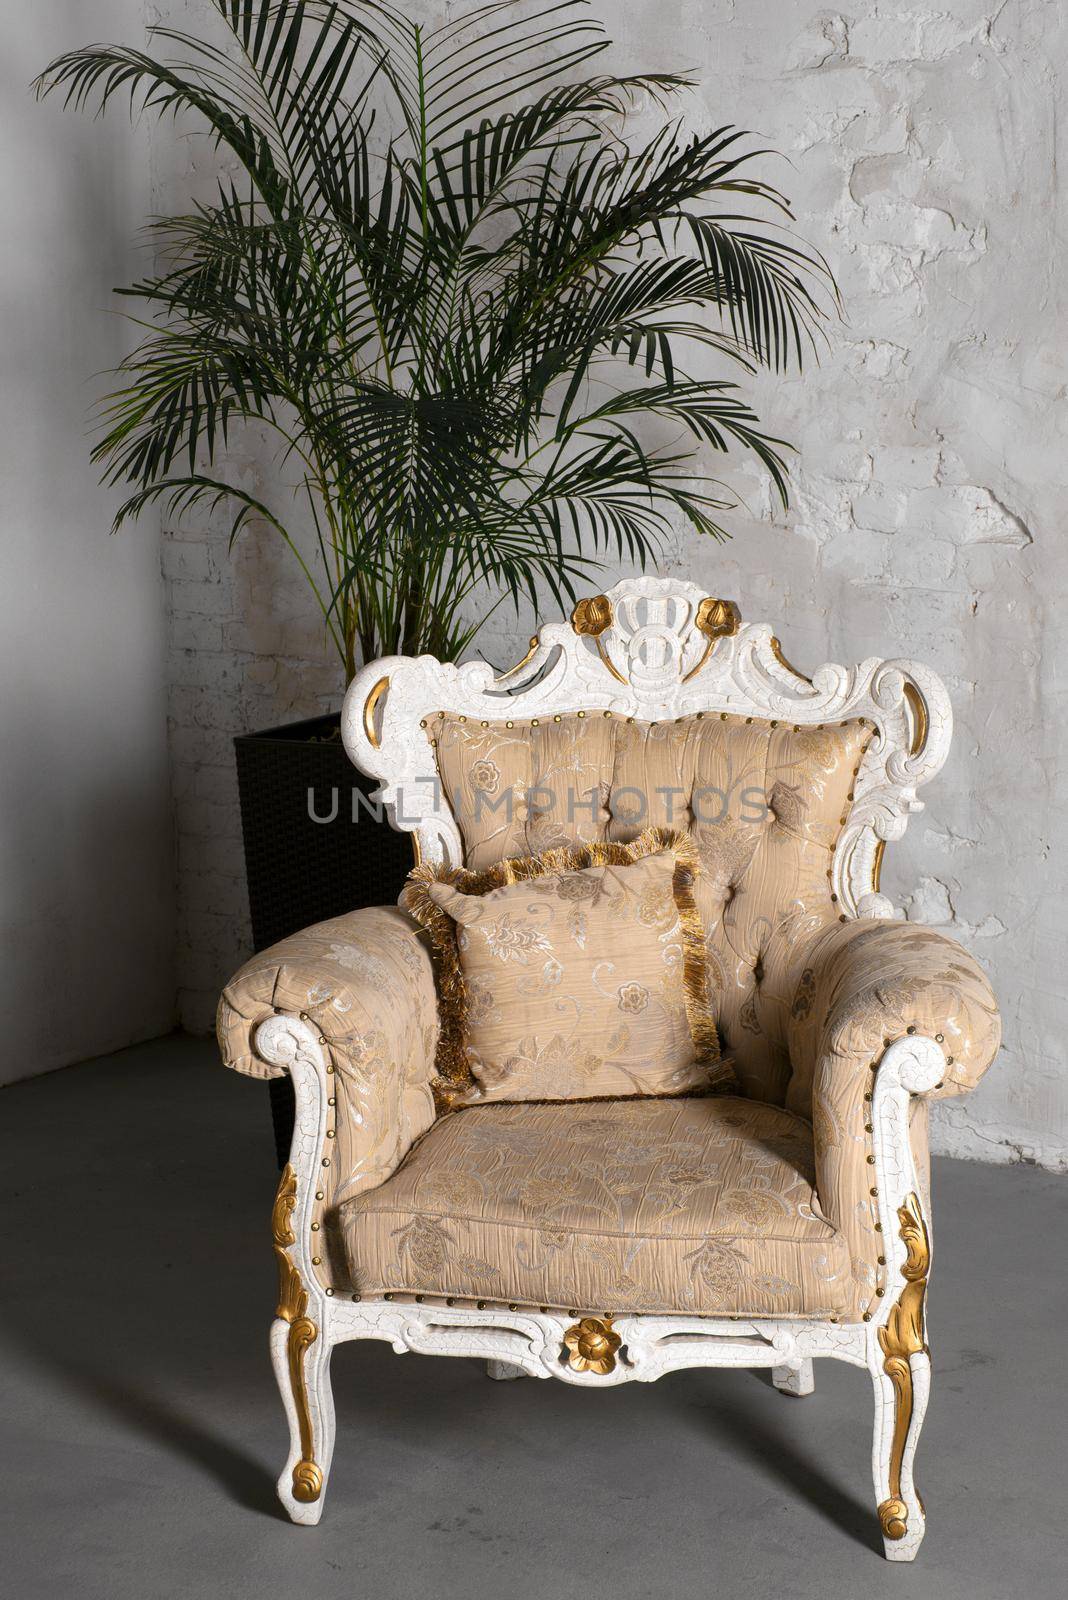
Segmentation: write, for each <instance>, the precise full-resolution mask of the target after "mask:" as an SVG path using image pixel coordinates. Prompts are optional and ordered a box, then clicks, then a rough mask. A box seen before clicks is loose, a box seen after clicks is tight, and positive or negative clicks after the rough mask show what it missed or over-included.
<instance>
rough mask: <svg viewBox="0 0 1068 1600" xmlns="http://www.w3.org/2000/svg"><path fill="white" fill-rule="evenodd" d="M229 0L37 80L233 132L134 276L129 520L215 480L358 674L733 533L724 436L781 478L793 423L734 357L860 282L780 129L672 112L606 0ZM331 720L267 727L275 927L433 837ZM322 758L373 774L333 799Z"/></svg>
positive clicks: (793, 341)
mask: <svg viewBox="0 0 1068 1600" xmlns="http://www.w3.org/2000/svg"><path fill="white" fill-rule="evenodd" d="M213 4H214V7H215V9H216V11H217V12H218V16H219V28H218V38H217V39H209V38H207V37H199V36H195V35H191V34H187V33H180V32H177V31H175V30H174V29H171V28H166V27H155V28H152V29H150V30H149V31H150V37H151V41H152V43H153V44H154V45H158V46H159V54H158V55H153V54H147V53H143V52H140V51H137V50H133V49H129V48H126V47H119V46H111V45H91V46H89V47H87V48H85V49H82V50H76V51H73V52H71V53H69V54H66V55H63V56H61V57H60V58H59V59H58V60H56V61H54V62H53V63H52V64H51V66H49V67H48V68H47V70H46V71H45V72H44V73H43V74H42V77H41V79H40V80H39V82H38V85H37V87H38V92H39V93H40V94H42V95H43V94H50V93H58V94H61V95H63V96H64V97H65V99H66V101H67V102H68V103H71V104H74V105H76V106H79V107H86V106H89V105H95V106H97V107H99V108H103V107H105V106H107V105H108V104H109V103H110V102H111V101H112V100H113V99H114V98H115V97H116V96H121V97H122V98H123V99H124V100H126V101H128V103H129V104H130V106H131V108H132V109H133V110H142V111H145V112H148V113H150V114H153V115H155V116H157V117H160V118H164V117H171V116H176V115H178V114H182V115H185V114H187V113H188V114H189V116H190V117H191V119H192V120H193V122H195V123H197V124H199V126H200V127H201V128H202V129H203V131H204V132H205V133H206V135H207V136H208V137H209V138H210V139H212V140H214V142H215V143H216V145H218V146H220V147H221V148H222V150H223V152H224V155H225V160H224V162H223V163H222V169H223V175H222V176H221V177H220V178H219V181H218V187H217V190H216V192H215V194H214V197H213V198H212V200H211V201H210V202H205V203H202V204H198V205H197V206H196V207H195V209H193V210H191V211H190V212H189V213H188V214H187V215H183V216H170V217H165V218H162V219H159V220H157V221H155V222H154V223H153V224H152V227H151V232H152V238H153V243H154V245H155V247H156V255H155V261H156V265H155V268H154V270H153V271H152V272H151V273H150V274H149V275H148V276H146V277H145V278H144V279H143V280H142V281H141V282H138V283H136V284H134V285H132V286H131V287H129V288H127V289H124V290H122V291H121V292H122V293H124V294H126V295H130V296H133V298H134V299H135V301H136V302H137V303H138V325H139V326H140V328H141V330H142V335H143V336H142V337H141V340H140V343H139V344H138V345H137V347H136V348H135V349H134V350H133V351H132V353H131V354H130V355H129V357H128V358H127V359H126V361H125V362H124V363H123V366H122V368H121V372H120V383H119V385H118V387H117V388H116V389H115V390H114V392H113V393H111V394H110V395H109V396H108V398H107V400H106V403H105V407H104V419H103V427H102V431H101V434H100V437H99V439H98V441H97V443H96V446H95V450H94V456H95V459H96V460H97V461H99V462H100V463H101V465H102V468H103V471H104V475H105V478H106V480H107V481H108V482H110V483H112V484H115V485H120V486H122V487H123V488H124V489H125V490H126V491H128V493H127V496H126V498H125V499H124V501H123V503H122V504H121V506H120V509H119V511H118V514H117V516H116V519H115V526H116V528H118V527H120V526H122V525H123V524H124V523H126V522H127V521H128V520H130V519H131V518H134V517H136V516H137V515H139V514H140V513H141V512H142V511H144V510H145V509H146V508H148V507H151V506H159V505H162V506H163V507H164V508H165V510H166V512H167V514H169V515H171V516H180V515H181V514H182V513H183V512H184V511H188V510H189V509H190V508H192V507H194V506H200V507H202V508H205V507H206V508H207V509H208V510H209V511H210V512H211V513H213V514H218V515H219V516H220V517H222V516H223V514H224V513H225V521H226V524H227V525H228V529H229V537H230V540H231V542H232V541H233V540H234V539H236V538H237V537H238V536H239V535H241V534H242V533H244V534H246V535H247V536H252V537H257V538H258V537H274V538H280V539H281V540H283V541H284V542H285V544H286V545H288V547H289V549H290V550H291V552H292V555H293V559H294V560H295V561H297V562H299V563H300V566H301V568H302V570H303V573H304V576H305V577H306V579H307V582H308V586H309V590H310V592H311V594H312V595H313V596H314V601H315V603H316V605H317V606H318V607H319V609H320V611H321V614H322V618H323V626H324V628H325V629H326V631H327V634H328V635H329V637H330V639H331V641H332V642H333V645H334V646H335V647H336V650H337V653H338V656H339V659H340V663H341V665H342V668H343V673H344V676H345V678H346V681H347V680H348V678H350V677H351V676H352V675H353V673H354V671H355V669H356V667H357V665H358V664H360V663H361V662H362V661H365V660H368V659H371V658H373V657H375V656H378V655H388V654H392V653H395V652H404V653H407V654H416V653H419V652H423V651H429V652H432V653H433V654H435V655H438V656H442V657H445V658H453V659H457V658H459V657H460V656H461V655H462V654H463V653H464V652H465V651H466V650H468V648H469V647H470V646H471V644H472V642H473V640H474V638H475V636H476V634H477V632H478V629H479V628H480V626H481V625H482V624H483V623H484V622H485V620H486V618H487V617H488V616H489V614H490V613H491V612H492V610H493V609H494V608H495V606H496V605H498V604H501V603H507V602H509V601H511V602H512V603H518V602H519V601H520V600H522V599H523V597H525V596H526V597H530V598H531V599H533V598H534V597H535V596H536V595H539V596H540V598H542V599H544V598H545V597H549V598H550V599H552V600H554V601H558V602H565V601H569V600H570V599H571V598H572V597H573V592H574V583H575V581H576V580H577V579H578V578H579V577H580V576H582V575H584V574H586V573H587V572H589V570H590V569H591V568H593V567H595V566H597V565H598V564H599V563H600V562H602V561H603V560H605V559H606V558H609V557H610V558H614V559H620V558H623V559H626V560H629V561H632V562H634V563H636V564H640V565H644V564H646V563H647V562H648V561H649V560H650V559H651V558H652V557H653V556H654V555H655V553H656V550H657V548H658V543H659V539H660V536H661V535H662V534H663V533H664V531H665V530H666V529H669V528H671V527H673V526H676V525H678V524H679V523H685V524H688V525H689V526H690V527H691V528H693V529H696V530H697V531H698V532H700V533H703V534H708V535H710V536H712V537H717V538H718V537H723V536H724V535H725V530H724V529H723V527H722V526H721V525H720V523H719V522H718V521H717V516H718V514H719V513H720V512H721V511H722V510H723V508H724V506H725V505H726V504H729V503H730V501H729V499H728V497H727V496H726V495H725V493H724V492H723V491H722V490H721V489H720V488H719V487H718V486H717V485H715V484H714V483H713V482H711V481H710V480H709V479H708V478H707V476H706V475H705V474H704V471H703V468H702V464H701V462H700V460H699V456H698V452H699V450H700V449H701V447H705V448H710V449H711V450H713V451H717V452H728V451H731V450H734V449H735V448H737V449H740V450H743V451H746V452H750V453H751V454H752V455H754V456H755V457H756V458H757V459H758V461H759V462H760V463H761V464H762V466H763V468H764V469H766V471H767V473H768V474H769V475H770V478H771V480H772V482H773V484H774V487H775V490H776V491H777V493H778V495H779V496H780V497H781V498H782V500H783V502H784V503H785V500H786V492H787V490H786V469H785V466H784V461H783V454H782V450H783V446H782V444H781V442H780V441H778V440H776V439H775V438H773V437H771V436H769V434H768V433H766V432H765V431H764V429H763V428H762V426H761V424H760V422H759V420H758V418H757V416H756V415H755V413H754V411H753V410H752V408H751V406H750V405H749V404H748V403H747V401H746V399H745V398H744V396H743V394H742V393H741V392H740V390H739V387H738V385H737V383H736V382H733V381H726V380H724V378H723V377H722V376H721V375H720V373H721V372H722V370H723V369H724V368H725V367H726V368H728V369H729V368H733V369H736V371H740V373H741V374H743V375H751V374H753V373H754V372H755V371H756V369H757V368H758V367H761V366H764V367H771V368H773V369H783V368H785V367H786V366H787V365H789V364H796V365H800V364H801V362H802V361H803V359H804V356H805V353H806V350H808V349H811V348H812V346H813V341H814V337H815V335H816V333H817V331H818V327H819V323H820V319H821V317H822V315H823V303H822V301H821V298H820V295H819V287H820V284H821V283H822V285H823V287H824V288H827V287H829V286H830V287H831V288H832V293H833V286H831V284H830V278H829V274H828V273H827V271H826V268H825V267H824V265H823V263H822V261H821V259H820V258H819V257H818V256H817V255H816V254H815V253H813V252H812V251H810V250H808V249H806V248H805V247H804V246H802V245H800V244H798V243H797V242H795V241H794V240H792V239H791V237H789V236H788V234H787V233H786V232H785V231H784V227H783V223H784V220H786V219H788V218H789V211H788V208H787V204H786V201H785V200H784V198H783V197H782V195H781V194H779V193H778V191H777V190H776V189H774V188H772V187H771V186H770V185H769V184H768V183H766V182H765V181H764V180H763V179H762V178H760V177H758V176H757V175H756V173H755V171H754V163H756V162H757V161H758V158H759V156H760V155H762V154H764V152H759V151H754V150H752V149H751V148H750V144H749V141H748V140H747V136H745V135H744V134H742V133H740V132H739V131H738V130H736V129H733V128H729V127H723V128H717V129H715V130H714V131H711V132H708V133H704V134H701V135H690V134H688V133H687V132H686V131H685V130H684V128H683V126H682V124H681V122H680V121H679V120H678V119H674V118H672V117H671V116H669V114H668V106H669V103H670V101H671V99H672V97H673V96H676V95H677V94H678V93H679V91H680V90H682V89H683V88H684V87H685V85H686V83H687V80H686V79H685V78H683V77H680V76H674V75H664V74H652V75H650V74H643V75H639V76H632V77H621V76H614V75H612V74H610V73H608V72H607V71H605V70H603V68H602V67H601V66H600V61H601V57H602V52H603V51H604V49H605V47H606V40H605V38H604V36H603V32H602V30H601V29H600V28H599V26H598V25H597V24H596V23H595V22H594V21H592V20H591V19H590V17H589V15H588V13H587V9H586V5H585V0H558V3H555V4H550V5H544V4H543V5H541V6H538V5H536V4H535V5H531V4H527V3H524V0H491V3H489V4H482V5H479V6H475V7H474V8H469V9H467V10H464V11H462V12H459V13H458V14H455V15H452V16H450V17H449V19H448V20H446V21H444V22H442V23H441V24H440V25H438V26H436V27H433V28H427V27H424V26H422V25H421V24H419V23H417V22H415V21H413V20H412V18H411V17H410V16H409V15H407V13H406V12H405V11H403V10H402V9H400V8H398V7H396V6H394V5H393V4H391V3H390V0H330V3H327V0H213ZM636 110H638V111H640V112H641V116H642V128H643V130H644V131H643V132H642V134H641V135H640V136H638V135H636V134H632V132H631V129H632V126H633V119H634V113H635V111H636ZM650 112H652V114H653V120H654V121H655V123H656V126H655V127H653V128H652V131H650ZM248 425H253V426H255V427H256V428H257V429H259V430H263V429H266V430H268V432H269V433H270V434H271V435H273V437H274V439H275V441H276V443H277V446H278V452H279V459H280V463H282V462H284V463H285V467H286V478H285V481H286V483H288V484H291V481H292V476H293V467H294V466H295V468H296V476H297V480H298V486H297V492H296V494H295V495H294V494H293V493H292V491H291V488H286V489H283V488H282V487H281V484H282V474H281V470H280V472H279V480H278V482H276V483H274V484H272V485H269V486H267V487H264V488H259V489H257V492H255V493H253V492H252V491H251V490H250V489H249V488H247V487H245V486H243V485H242V484H241V483H240V482H238V481H237V478H236V475H228V472H227V460H228V449H229V444H230V440H231V438H232V435H233V433H234V431H235V430H236V429H237V428H239V427H241V426H248ZM658 438H659V439H660V441H661V442H659V443H657V442H650V441H651V440H652V441H655V440H656V439H658ZM665 440H666V441H667V442H663V441H665ZM309 552H310V553H309ZM332 726H333V727H336V719H335V720H334V723H333V724H331V723H330V722H329V719H328V720H327V721H326V722H325V723H323V722H320V723H318V724H315V725H301V726H299V727H297V728H295V729H293V728H291V729H282V730H275V731H274V732H273V733H272V734H271V735H269V736H248V737H246V738H245V739H244V740H240V741H238V749H239V763H240V771H241V777H242V808H243V816H244V824H245V837H246V854H247V857H248V865H249V868H250V894H251V901H252V910H253V917H254V933H255V936H256V942H257V943H258V944H263V943H266V942H270V941H271V940H273V939H275V938H277V937H279V936H281V935H282V934H284V933H285V932H287V931H289V930H290V928H291V927H292V926H297V925H301V924H304V923H306V922H309V921H313V920H316V919H317V918H319V917H323V916H327V915H331V914H333V913H334V912H336V911H340V910H343V909H347V908H351V907H353V906H356V905H359V904H363V903H367V902H368V900H372V901H381V900H382V899H383V898H386V897H388V896H387V890H388V891H391V892H392V893H395V892H396V888H397V887H399V883H400V879H401V878H402V876H403V872H404V869H405V867H406V865H407V859H406V856H405V854H404V852H405V849H406V844H407V841H405V840H403V839H402V838H400V837H399V836H396V835H393V834H391V833H389V832H388V830H372V829H370V828H369V827H367V826H363V827H361V828H353V827H351V826H349V825H348V817H349V814H350V801H351V790H352V788H353V786H354V785H356V786H358V785H359V784H360V780H359V778H358V777H357V775H355V774H354V773H352V771H351V769H348V770H347V776H346V777H344V778H343V776H342V775H343V774H345V773H346V768H345V762H344V757H343V755H342V752H341V750H340V746H339V745H338V744H337V743H336V742H334V743H331V741H330V738H329V734H330V732H331V727H332ZM272 774H273V775H274V776H273V777H272ZM286 774H288V778H287V776H286ZM310 780H311V781H314V782H315V783H316V784H317V785H319V786H321V787H323V788H325V789H327V790H328V789H329V788H330V786H331V782H332V783H333V785H334V786H340V787H341V788H342V790H343V793H342V796H341V802H340V805H339V806H338V808H337V820H336V821H335V823H334V824H333V825H332V826H331V827H328V826H324V825H317V824H313V823H311V822H310V821H309V820H308V819H307V817H306V813H305V808H304V804H303V795H304V793H305V792H306V789H307V786H308V783H309V781H310ZM280 807H281V810H279V808H280ZM329 809H331V808H328V810H329ZM301 827H303V836H302V837H298V834H299V830H300V829H301Z"/></svg>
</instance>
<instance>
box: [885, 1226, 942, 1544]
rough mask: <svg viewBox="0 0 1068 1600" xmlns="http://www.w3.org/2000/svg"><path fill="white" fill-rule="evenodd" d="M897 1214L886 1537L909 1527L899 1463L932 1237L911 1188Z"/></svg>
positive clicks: (888, 1368)
mask: <svg viewBox="0 0 1068 1600" xmlns="http://www.w3.org/2000/svg"><path fill="white" fill-rule="evenodd" d="M897 1220H898V1225H899V1229H900V1234H901V1239H902V1241H903V1243H904V1245H905V1251H906V1255H905V1264H904V1266H903V1267H902V1268H901V1275H902V1277H903V1278H904V1279H905V1287H904V1289H902V1291H901V1298H900V1299H899V1300H898V1302H897V1304H896V1305H895V1306H894V1307H893V1309H892V1310H891V1312H890V1315H889V1316H888V1317H887V1319H886V1326H885V1327H883V1328H880V1329H879V1345H880V1348H881V1349H882V1352H883V1371H884V1372H885V1373H886V1375H887V1377H888V1378H889V1379H890V1382H891V1383H892V1384H893V1386H894V1433H893V1438H892V1439H891V1441H890V1498H889V1499H888V1500H884V1501H883V1502H882V1504H881V1505H880V1507H879V1521H880V1523H881V1524H882V1530H883V1534H884V1535H885V1537H886V1538H887V1539H903V1538H904V1537H905V1534H906V1533H907V1532H908V1507H907V1506H906V1505H905V1502H904V1501H903V1500H902V1498H901V1463H902V1460H903V1459H904V1455H905V1442H906V1440H907V1439H908V1435H909V1427H910V1426H911V1423H912V1407H913V1399H912V1357H913V1356H914V1355H919V1354H921V1353H924V1352H926V1350H927V1344H926V1341H925V1340H924V1336H923V1303H924V1299H925V1297H926V1294H927V1273H928V1270H929V1268H930V1265H931V1243H930V1239H929V1237H928V1234H927V1225H926V1223H925V1222H924V1220H923V1213H922V1212H921V1210H920V1202H919V1199H918V1198H917V1196H916V1195H915V1194H910V1195H909V1196H908V1198H907V1199H906V1201H905V1203H904V1205H902V1206H898V1209H897Z"/></svg>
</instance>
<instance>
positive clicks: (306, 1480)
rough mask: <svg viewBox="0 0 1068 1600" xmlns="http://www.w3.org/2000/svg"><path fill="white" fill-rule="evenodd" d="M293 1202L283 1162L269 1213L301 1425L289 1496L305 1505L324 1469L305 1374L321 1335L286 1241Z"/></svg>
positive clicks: (291, 1175)
mask: <svg viewBox="0 0 1068 1600" xmlns="http://www.w3.org/2000/svg"><path fill="white" fill-rule="evenodd" d="M296 1203H297V1174H296V1173H295V1171H294V1170H293V1167H292V1165H291V1164H290V1163H289V1162H287V1163H286V1166H285V1170H284V1171H283V1173H282V1176H281V1178H280V1179H279V1181H278V1192H277V1194H276V1195H275V1197H274V1209H273V1211H272V1212H271V1237H272V1239H273V1241H274V1254H275V1260H276V1261H277V1262H278V1309H277V1312H276V1315H277V1316H279V1317H281V1318H282V1320H283V1322H288V1323H289V1333H288V1335H287V1337H286V1358H287V1361H288V1364H289V1386H290V1390H291V1391H292V1395H293V1404H294V1405H295V1406H296V1408H297V1424H298V1427H299V1429H300V1460H299V1461H298V1462H297V1464H296V1466H295V1467H294V1468H293V1498H294V1500H299V1501H301V1502H302V1503H303V1504H305V1505H306V1504H307V1503H308V1502H309V1501H312V1500H318V1498H319V1496H320V1494H322V1492H323V1474H322V1472H321V1470H320V1469H319V1467H318V1466H317V1465H316V1462H315V1459H314V1439H313V1437H312V1422H311V1409H310V1407H309V1405H308V1386H307V1383H306V1382H305V1378H304V1352H305V1351H306V1350H307V1349H308V1347H309V1346H310V1345H313V1344H314V1343H315V1341H316V1339H317V1338H318V1337H319V1329H318V1328H317V1327H316V1325H315V1323H314V1322H313V1321H312V1319H311V1318H310V1317H309V1316H308V1314H307V1312H308V1291H307V1289H305V1287H304V1285H303V1283H302V1282H301V1277H300V1272H299V1270H298V1268H297V1267H296V1266H295V1265H294V1263H293V1261H292V1260H291V1259H290V1256H289V1251H288V1246H290V1245H293V1244H296V1242H297V1241H296V1236H295V1235H294V1233H293V1210H294V1208H295V1206H296Z"/></svg>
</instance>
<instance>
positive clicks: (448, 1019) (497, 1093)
mask: <svg viewBox="0 0 1068 1600" xmlns="http://www.w3.org/2000/svg"><path fill="white" fill-rule="evenodd" d="M602 858H607V859H602ZM695 869H696V861H695V853H694V848H693V845H692V842H691V841H690V840H689V839H688V838H686V837H685V836H684V835H676V834H672V833H669V832H667V831H665V830H651V831H650V832H649V833H648V834H645V835H643V836H642V837H641V838H640V839H638V840H636V841H634V843H633V844H630V845H621V844H615V845H607V844H603V845H596V846H589V847H582V848H580V849H579V850H577V851H574V852H573V851H562V852H561V851H551V852H547V853H545V854H543V855H542V856H537V857H533V858H531V857H524V858H517V859H513V860H509V861H506V862H502V863H500V865H499V867H495V868H492V869H489V871H488V872H486V873H484V874H472V873H468V872H459V873H452V874H446V875H445V876H444V878H437V877H435V875H434V873H433V872H432V871H431V870H430V869H425V868H424V869H417V870H416V872H414V873H413V874H412V878H411V880H410V882H409V887H408V888H407V890H406V891H405V895H404V903H405V905H406V906H407V908H408V909H409V910H410V911H411V913H412V915H413V916H415V917H416V918H417V919H418V920H419V921H421V922H422V923H423V924H424V926H425V927H426V928H427V929H428V930H429V932H430V936H431V941H432V943H433V945H434V948H435V955H436V960H437V966H438V982H439V991H440V1003H441V1008H442V1033H441V1045H440V1047H439V1080H438V1084H437V1086H436V1087H437V1089H438V1092H439V1098H440V1099H441V1100H442V1102H443V1103H445V1104H452V1105H455V1104H458V1103H460V1104H462V1103H464V1102H465V1101H482V1100H589V1099H604V1098H609V1099H611V1098H616V1097H619V1096H624V1095H658V1094H684V1093H690V1094H700V1093H707V1092H708V1091H709V1090H711V1089H713V1088H719V1087H730V1086H732V1085H733V1076H732V1074H731V1072H730V1069H729V1067H727V1066H726V1065H725V1064H724V1063H722V1062H721V1061H720V1059H719V1049H718V1041H717V1038H716V1031H715V1027H714V1024H713V1022H712V1018H711V1014H710V1012H709V1008H708V999H707V988H706V974H705V965H704V958H705V937H704V929H703V927H702V924H701V921H700V917H699V915H698V913H697V909H696V905H695V903H694V899H693V892H692V890H693V875H694V871H695Z"/></svg>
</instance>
